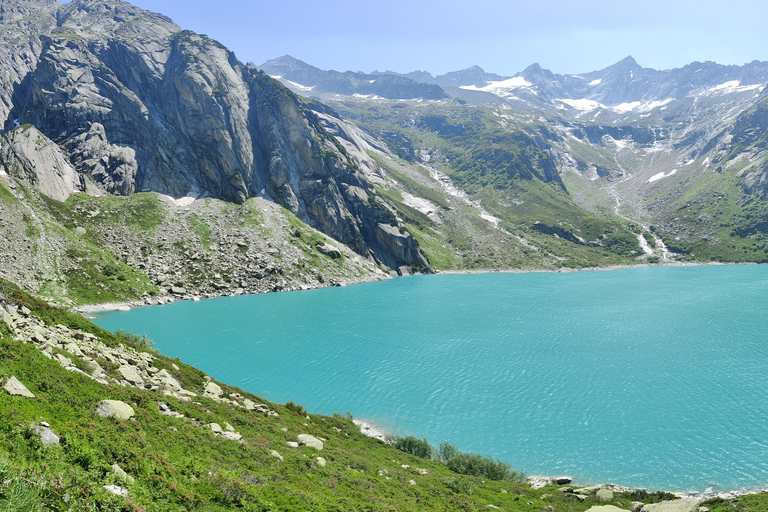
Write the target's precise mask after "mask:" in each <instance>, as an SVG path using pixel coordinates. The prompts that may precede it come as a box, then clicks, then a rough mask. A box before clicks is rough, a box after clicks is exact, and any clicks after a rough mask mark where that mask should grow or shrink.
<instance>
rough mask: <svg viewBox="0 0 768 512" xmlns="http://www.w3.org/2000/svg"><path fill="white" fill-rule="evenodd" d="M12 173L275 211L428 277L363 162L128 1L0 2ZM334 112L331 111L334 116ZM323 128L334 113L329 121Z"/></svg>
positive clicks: (59, 195) (257, 81) (64, 190)
mask: <svg viewBox="0 0 768 512" xmlns="http://www.w3.org/2000/svg"><path fill="white" fill-rule="evenodd" d="M2 8H3V11H2V12H3V14H2V19H0V33H1V34H2V38H3V45H2V49H0V69H2V72H3V74H4V76H7V77H8V79H7V80H4V81H3V84H2V86H3V88H4V89H3V90H2V103H0V119H2V120H4V123H3V124H4V132H3V134H2V137H3V148H4V149H3V161H2V163H0V165H2V166H3V167H4V168H5V169H6V170H7V172H8V173H9V174H11V175H12V176H17V177H25V178H26V179H28V180H29V181H31V182H32V183H35V184H38V185H39V187H38V188H39V190H41V191H43V192H45V193H48V194H49V195H51V196H52V197H55V198H56V199H65V198H66V197H67V196H68V195H69V194H71V193H74V192H81V191H84V192H88V193H94V194H95V193H109V194H118V195H131V194H134V193H136V192H141V191H153V192H159V193H162V194H167V195H170V196H173V197H175V198H180V197H184V196H192V197H205V196H210V197H214V198H220V199H223V200H226V201H231V202H234V203H243V202H244V201H246V199H248V198H252V197H257V196H265V197H269V198H272V199H274V200H275V201H276V202H278V203H279V204H280V205H282V206H284V207H285V208H287V209H288V210H289V211H290V212H292V213H293V214H295V215H296V216H297V217H298V218H299V219H301V220H302V221H303V222H306V223H307V224H309V225H311V226H313V227H315V228H317V229H319V230H321V231H322V232H324V233H326V234H328V235H330V236H332V237H333V238H335V239H336V240H338V241H339V242H341V243H344V244H347V245H349V246H350V247H352V248H353V249H354V250H355V251H356V252H358V254H361V255H363V256H365V257H369V256H370V257H372V258H375V260H376V261H377V262H380V263H382V264H384V265H386V266H388V267H391V268H397V267H399V266H402V265H412V266H415V267H416V268H426V266H427V265H426V261H425V260H424V258H423V256H422V255H421V254H420V252H419V249H418V246H417V244H416V243H415V242H414V241H413V239H412V238H411V237H410V235H409V234H408V233H407V231H406V230H405V229H400V226H399V225H398V224H397V222H396V220H395V219H394V216H393V214H392V212H391V211H389V210H388V209H387V207H386V205H385V204H383V203H380V202H377V201H375V200H371V199H370V197H369V196H368V193H369V191H372V186H371V185H370V183H369V181H368V178H367V177H366V174H375V173H376V172H377V171H376V169H375V167H373V168H363V167H365V166H366V165H367V164H366V162H368V158H367V156H366V155H365V150H364V149H362V148H360V147H357V146H355V145H354V143H352V144H347V147H345V146H344V145H343V144H342V143H341V142H339V140H338V139H337V138H336V137H334V136H333V135H331V134H330V133H329V132H328V131H327V130H326V129H325V128H324V127H323V123H324V121H322V120H321V118H320V117H319V115H318V114H317V113H315V112H314V111H313V110H312V107H311V105H310V104H309V103H307V102H305V101H303V100H301V99H300V98H298V97H297V96H295V95H294V94H292V93H291V92H290V91H288V90H287V89H285V88H284V87H283V86H281V85H280V84H279V83H278V82H276V81H274V80H272V79H271V78H269V77H268V76H267V75H265V74H264V73H263V72H261V71H258V70H256V69H254V68H252V67H249V66H247V65H244V64H242V63H241V62H239V61H238V60H237V58H236V57H235V55H234V54H233V53H232V52H230V51H229V50H227V49H226V48H225V47H223V46H222V45H221V44H219V43H218V42H216V41H214V40H212V39H210V38H207V37H206V36H202V35H198V34H195V33H192V32H189V31H183V30H181V29H180V28H179V27H178V26H176V25H175V24H174V23H173V22H172V21H171V20H170V19H168V18H166V17H164V16H162V15H159V14H155V13H151V12H148V11H143V10H141V9H138V8H136V7H134V6H132V5H130V4H128V3H126V2H122V1H119V0H109V1H106V2H103V1H95V0H75V1H73V2H71V3H69V4H66V5H61V4H58V3H57V2H50V1H47V0H45V1H43V0H3V2H2ZM326 110H327V109H326ZM323 115H324V116H326V117H328V116H329V115H330V116H332V114H327V113H326V114H323Z"/></svg>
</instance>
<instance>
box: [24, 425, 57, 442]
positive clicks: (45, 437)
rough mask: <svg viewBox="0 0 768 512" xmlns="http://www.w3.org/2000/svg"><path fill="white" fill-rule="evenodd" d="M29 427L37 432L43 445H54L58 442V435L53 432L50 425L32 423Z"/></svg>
mask: <svg viewBox="0 0 768 512" xmlns="http://www.w3.org/2000/svg"><path fill="white" fill-rule="evenodd" d="M30 428H31V429H32V430H34V431H35V432H37V434H38V435H39V436H40V441H41V442H42V443H43V444H44V445H45V446H56V445H58V444H59V436H57V435H56V434H54V433H53V430H51V428H50V427H48V426H45V425H40V426H38V425H33V426H32V427H30Z"/></svg>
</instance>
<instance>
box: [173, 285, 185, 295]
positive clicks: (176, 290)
mask: <svg viewBox="0 0 768 512" xmlns="http://www.w3.org/2000/svg"><path fill="white" fill-rule="evenodd" d="M171 293H172V294H174V295H185V294H186V293H187V290H186V289H185V288H182V287H181V286H172V287H171Z"/></svg>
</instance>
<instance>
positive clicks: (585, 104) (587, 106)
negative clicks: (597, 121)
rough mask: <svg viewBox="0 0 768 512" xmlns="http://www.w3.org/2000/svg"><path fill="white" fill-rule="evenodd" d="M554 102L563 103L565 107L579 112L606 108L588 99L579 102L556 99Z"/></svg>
mask: <svg viewBox="0 0 768 512" xmlns="http://www.w3.org/2000/svg"><path fill="white" fill-rule="evenodd" d="M556 101H559V102H562V103H565V104H566V105H568V106H570V107H573V108H575V109H576V110H581V111H582V112H590V111H592V110H596V109H598V108H607V107H606V106H605V105H603V104H602V103H598V102H596V101H593V100H588V99H581V100H567V99H558V100H556Z"/></svg>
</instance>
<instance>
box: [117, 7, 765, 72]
mask: <svg viewBox="0 0 768 512" xmlns="http://www.w3.org/2000/svg"><path fill="white" fill-rule="evenodd" d="M131 3H133V4H135V5H137V6H139V7H141V8H144V9H149V10H152V11H156V12H160V13H162V14H165V15H167V16H169V17H170V18H172V19H173V20H174V21H175V22H176V23H177V24H178V25H180V26H181V27H182V28H184V29H189V30H194V31H195V32H199V33H203V34H207V35H208V36H210V37H212V38H214V39H216V40H218V41H220V42H221V43H223V44H224V45H226V46H227V47H229V48H230V49H231V50H233V51H234V52H235V53H236V55H237V57H238V58H239V59H240V60H241V61H243V62H254V63H256V64H262V63H264V62H265V61H267V60H269V59H272V58H275V57H279V56H282V55H286V54H288V55H291V56H293V57H296V58H297V59H301V60H303V61H305V62H307V63H309V64H312V65H314V66H317V67H319V68H322V69H335V70H337V71H347V70H352V71H364V72H371V71H373V70H379V71H384V70H392V71H397V72H408V71H414V70H424V71H429V72H430V73H432V74H442V73H446V72H448V71H456V70H459V69H464V68H467V67H470V66H473V65H479V66H480V67H482V68H483V69H485V70H486V71H488V72H492V73H498V74H501V75H508V76H512V75H514V74H515V73H517V72H519V71H522V70H523V69H524V68H526V67H527V66H529V65H530V64H533V63H535V62H536V63H539V64H540V65H541V66H542V67H544V68H547V69H550V70H551V71H553V72H555V73H562V74H567V73H586V72H589V71H594V70H598V69H602V68H605V67H607V66H610V65H611V64H614V63H616V62H618V61H619V60H621V59H623V58H624V57H627V56H628V55H632V56H633V57H634V58H635V60H637V62H638V63H639V64H640V65H641V66H643V67H649V68H655V69H670V68H676V67H681V66H684V65H686V64H689V63H691V62H693V61H697V60H698V61H706V60H711V61H715V62H718V63H720V64H738V65H741V64H744V63H747V62H751V61H753V60H768V45H766V44H765V38H764V34H765V28H764V27H765V23H766V21H765V20H766V19H768V2H765V1H764V0H729V1H724V0H718V1H715V0H679V1H678V0H665V1H663V0H644V1H642V2H640V1H639V0H634V1H623V0H613V1H607V0H472V1H459V0H442V1H438V0H379V1H377V2H367V1H365V0H323V1H318V0H293V1H291V0H218V1H212V0H133V1H132V2H131Z"/></svg>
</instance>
